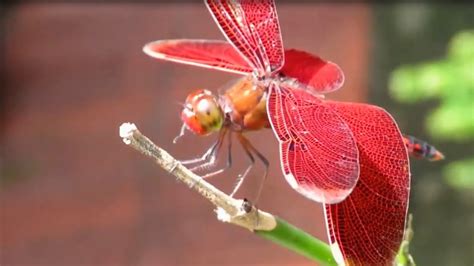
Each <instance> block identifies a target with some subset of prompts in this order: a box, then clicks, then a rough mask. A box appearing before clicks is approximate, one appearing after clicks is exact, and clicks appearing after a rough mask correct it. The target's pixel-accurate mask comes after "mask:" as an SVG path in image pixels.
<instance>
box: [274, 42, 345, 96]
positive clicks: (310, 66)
mask: <svg viewBox="0 0 474 266" xmlns="http://www.w3.org/2000/svg"><path fill="white" fill-rule="evenodd" d="M280 72H281V73H282V74H283V75H285V76H287V77H291V78H295V79H297V80H298V81H299V82H300V83H302V84H303V85H306V86H309V87H310V88H311V89H312V90H315V91H316V92H319V93H327V92H331V91H335V90H337V89H339V88H340V87H342V84H343V83H344V73H343V72H342V70H341V68H340V67H339V66H338V65H336V64H334V63H332V62H329V61H325V60H323V59H321V58H320V57H318V56H314V55H311V54H309V53H306V52H303V51H298V50H294V49H291V50H286V51H285V65H284V66H283V68H282V69H281V70H280Z"/></svg>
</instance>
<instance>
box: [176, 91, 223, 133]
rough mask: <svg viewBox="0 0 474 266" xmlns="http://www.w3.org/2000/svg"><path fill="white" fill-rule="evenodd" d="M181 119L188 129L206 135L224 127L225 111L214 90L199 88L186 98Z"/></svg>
mask: <svg viewBox="0 0 474 266" xmlns="http://www.w3.org/2000/svg"><path fill="white" fill-rule="evenodd" d="M181 120H183V123H184V124H185V125H186V128H187V129H188V130H190V131H192V132H193V133H195V134H197V135H202V136H205V135H208V134H211V133H213V132H215V131H219V130H220V129H221V128H222V125H223V124H224V113H223V111H222V108H221V107H220V105H219V103H218V101H217V99H216V97H215V96H214V95H213V94H212V92H210V91H208V90H202V89H199V90H196V91H194V92H192V93H190V94H189V95H188V97H187V98H186V102H185V103H184V108H183V111H182V112H181Z"/></svg>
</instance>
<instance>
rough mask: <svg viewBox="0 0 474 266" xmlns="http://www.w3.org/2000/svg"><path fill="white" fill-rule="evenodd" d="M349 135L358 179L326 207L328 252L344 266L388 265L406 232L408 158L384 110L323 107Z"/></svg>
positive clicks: (355, 106) (349, 105) (358, 106)
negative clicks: (341, 198) (356, 151)
mask: <svg viewBox="0 0 474 266" xmlns="http://www.w3.org/2000/svg"><path fill="white" fill-rule="evenodd" d="M328 105H329V106H331V107H332V108H333V110H335V111H336V112H338V113H339V115H340V116H341V117H342V118H343V119H344V120H345V121H346V123H347V124H348V125H349V127H350V128H351V129H352V132H353V134H354V137H355V139H356V141H357V146H358V148H359V161H360V167H361V168H360V177H359V182H358V183H357V185H356V187H355V188H354V190H353V191H352V193H351V194H350V195H349V196H348V197H347V198H346V200H344V201H343V202H341V203H338V204H333V205H325V215H326V221H327V226H328V232H329V238H330V242H331V248H332V251H333V255H334V257H335V258H336V261H337V262H338V263H339V264H342V263H343V262H345V265H364V266H369V265H377V266H379V265H392V262H393V259H394V257H395V254H396V253H397V251H398V249H399V247H400V244H401V241H402V238H403V232H404V229H405V217H406V213H407V207H408V197H409V192H410V170H409V162H408V155H407V151H406V149H405V145H404V143H403V139H402V136H401V134H400V131H399V129H398V127H397V125H396V123H395V122H394V120H393V119H392V117H391V116H390V115H389V114H388V113H387V112H386V111H385V110H383V109H381V108H379V107H376V106H372V105H366V104H355V103H338V102H328Z"/></svg>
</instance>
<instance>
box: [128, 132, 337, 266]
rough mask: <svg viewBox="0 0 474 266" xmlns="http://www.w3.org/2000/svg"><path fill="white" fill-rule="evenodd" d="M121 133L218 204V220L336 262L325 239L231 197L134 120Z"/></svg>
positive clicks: (301, 252)
mask: <svg viewBox="0 0 474 266" xmlns="http://www.w3.org/2000/svg"><path fill="white" fill-rule="evenodd" d="M120 137H122V138H123V142H124V143H125V144H127V145H129V146H131V147H133V148H134V149H136V150H138V151H140V152H141V153H143V154H145V155H147V156H149V157H152V158H153V159H155V162H156V163H157V164H158V165H160V166H161V167H162V168H163V169H165V170H166V171H167V172H169V173H171V174H172V175H174V176H175V177H176V178H177V179H178V180H179V181H181V182H183V183H184V184H186V185H188V186H189V187H190V188H191V189H193V190H195V191H197V192H198V193H199V194H201V195H202V196H203V197H204V198H206V199H207V200H209V201H210V202H211V203H212V204H213V205H214V206H216V207H217V209H216V212H217V218H218V219H219V220H221V221H223V222H228V223H231V224H235V225H238V226H241V227H244V228H246V229H248V230H251V231H254V232H256V233H257V234H258V235H260V236H262V237H264V238H267V239H270V240H271V241H273V242H275V243H278V244H280V245H282V246H285V247H287V248H289V249H291V250H293V251H295V252H297V253H299V254H301V255H303V256H305V257H307V258H310V259H312V260H315V261H318V262H320V263H323V264H324V265H337V264H336V262H335V261H334V258H333V257H332V254H331V250H330V248H329V246H328V245H327V244H326V243H324V242H323V241H321V240H319V239H316V238H314V237H312V236H311V235H309V234H308V233H306V232H304V231H302V230H301V229H299V228H297V227H294V226H293V225H291V224H288V223H287V222H285V221H283V220H282V219H279V218H277V217H275V216H273V215H272V214H270V213H267V212H264V211H262V210H260V209H257V208H255V207H254V206H252V205H250V204H249V202H248V201H246V200H238V199H234V198H232V197H230V196H229V195H227V194H225V193H224V192H222V191H220V190H219V189H217V188H216V187H214V186H213V185H211V184H210V183H208V182H207V181H205V180H204V179H203V178H202V177H200V176H198V175H196V174H194V173H193V172H191V171H190V170H189V169H187V168H186V167H184V166H183V165H182V164H181V163H180V162H179V161H178V160H176V159H175V158H173V157H172V156H171V155H170V154H169V153H168V152H166V151H165V150H163V149H161V148H159V147H158V146H156V145H155V144H154V143H153V142H152V141H151V140H149V139H148V138H147V137H146V136H144V135H142V134H141V133H140V131H138V129H137V127H136V126H135V125H134V124H131V123H124V124H122V125H121V126H120Z"/></svg>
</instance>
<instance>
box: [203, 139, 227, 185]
mask: <svg viewBox="0 0 474 266" xmlns="http://www.w3.org/2000/svg"><path fill="white" fill-rule="evenodd" d="M227 142H228V143H227V162H226V165H225V166H224V167H222V168H221V169H219V170H216V171H214V172H210V173H207V174H205V175H203V176H202V178H208V177H211V176H215V175H218V174H220V173H222V172H224V171H225V170H227V169H229V168H230V167H231V166H232V132H229V135H228V141H227Z"/></svg>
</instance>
